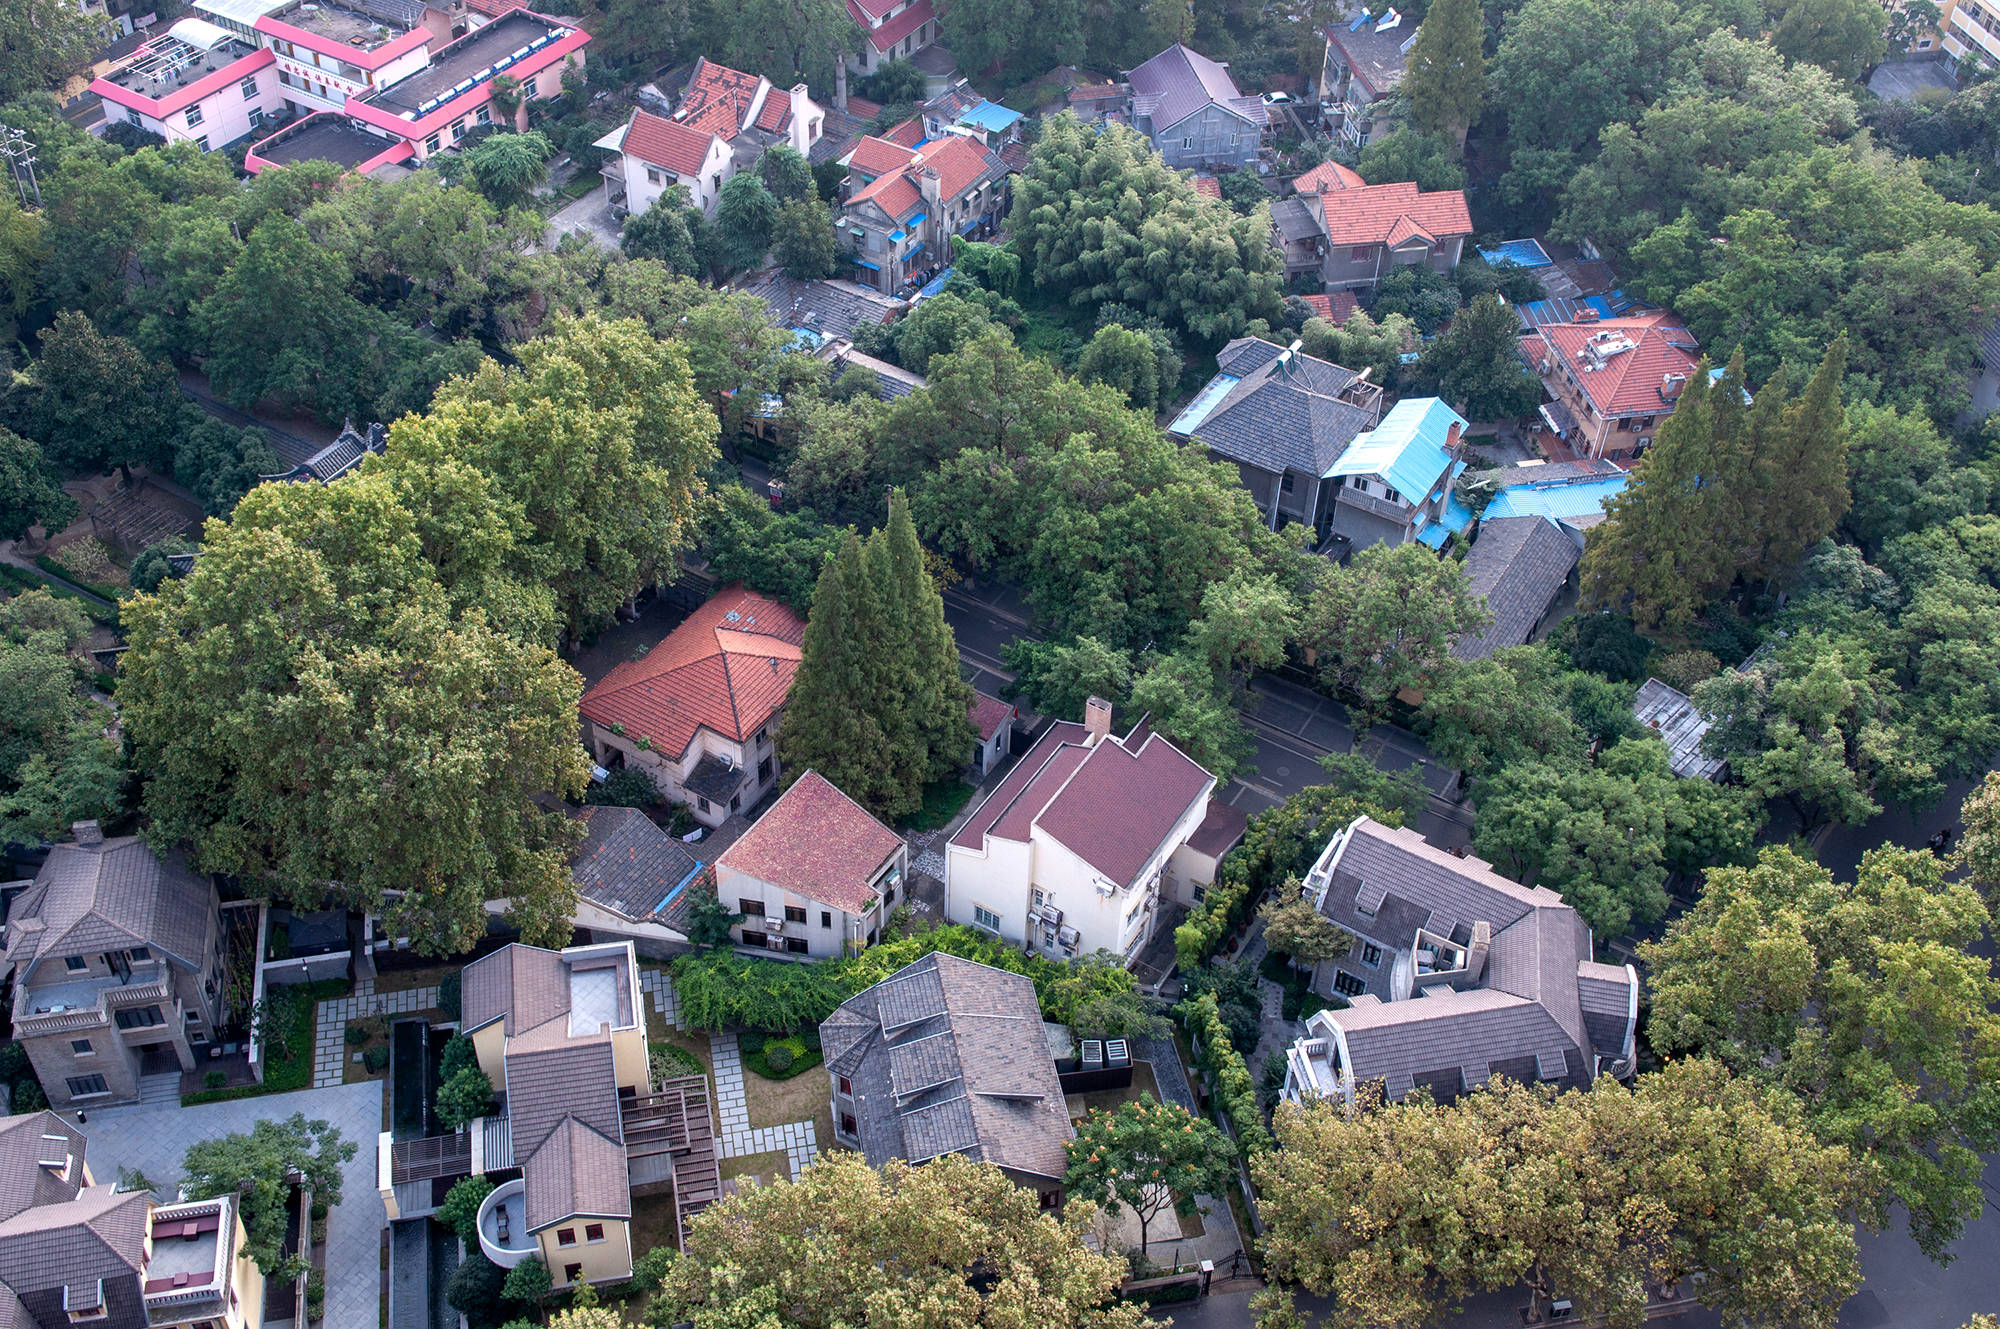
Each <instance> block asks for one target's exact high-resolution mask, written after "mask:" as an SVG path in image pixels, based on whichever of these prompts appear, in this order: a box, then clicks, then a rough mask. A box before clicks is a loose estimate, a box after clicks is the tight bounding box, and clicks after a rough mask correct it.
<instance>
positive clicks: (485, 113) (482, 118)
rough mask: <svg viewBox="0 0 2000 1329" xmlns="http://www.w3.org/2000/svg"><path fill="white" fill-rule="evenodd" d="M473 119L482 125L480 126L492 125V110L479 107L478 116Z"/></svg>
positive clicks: (488, 107)
mask: <svg viewBox="0 0 2000 1329" xmlns="http://www.w3.org/2000/svg"><path fill="white" fill-rule="evenodd" d="M475 118H476V119H477V120H478V121H479V123H480V124H482V125H490V124H492V123H493V108H492V107H490V106H482V107H480V108H479V114H478V115H477V116H476V117H475Z"/></svg>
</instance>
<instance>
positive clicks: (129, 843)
mask: <svg viewBox="0 0 2000 1329" xmlns="http://www.w3.org/2000/svg"><path fill="white" fill-rule="evenodd" d="M30 920H33V921H36V922H39V923H40V924H41V930H40V931H39V932H37V931H36V930H35V929H34V928H32V927H29V926H24V925H25V924H27V923H28V922H29V921H30ZM216 925H217V920H216V914H215V909H214V892H213V890H212V888H211V887H210V886H209V884H208V881H207V879H205V878H203V877H200V876H197V875H195V873H194V872H193V871H191V870H190V869H189V868H188V866H187V861H186V860H185V859H184V858H183V857H182V856H181V854H180V852H179V851H178V850H175V851H172V852H170V853H168V854H167V855H166V856H165V857H164V858H162V857H160V856H159V855H157V854H155V853H154V852H153V850H152V847H151V846H150V845H148V844H146V843H145V842H144V841H142V840H140V839H139V838H138V837H137V836H131V835H127V836H119V837H115V838H113V839H109V840H105V841H104V842H103V843H101V844H97V845H77V844H59V845H57V846H56V847H55V848H54V850H53V851H51V852H50V854H49V858H48V861H47V862H46V863H44V864H43V865H42V870H41V871H40V872H39V873H37V874H36V876H35V884H34V885H33V886H32V887H30V888H29V889H28V890H27V891H26V892H24V893H23V894H22V896H21V897H20V898H19V899H18V900H16V901H15V902H14V908H13V910H12V911H11V912H10V914H9V918H8V927H7V954H8V955H9V957H11V958H12V959H13V960H14V962H15V963H16V964H17V965H18V966H20V967H21V974H22V978H23V980H25V979H27V978H29V977H32V975H33V973H34V971H35V969H36V968H37V967H38V966H39V965H40V964H41V962H42V961H43V960H44V959H47V958H49V957H61V956H65V955H79V954H82V953H84V952H87V951H104V950H123V949H126V948H129V947H132V946H153V947H158V948H159V949H160V950H162V951H165V952H166V953H167V954H169V955H171V956H172V957H174V958H175V959H176V960H179V961H180V962H181V963H182V965H184V966H185V967H187V968H191V969H198V968H200V966H201V964H202V962H203V961H204V960H205V959H206V958H207V954H208V945H209V938H210V933H211V930H212V929H213V928H214V927H215V926H216Z"/></svg>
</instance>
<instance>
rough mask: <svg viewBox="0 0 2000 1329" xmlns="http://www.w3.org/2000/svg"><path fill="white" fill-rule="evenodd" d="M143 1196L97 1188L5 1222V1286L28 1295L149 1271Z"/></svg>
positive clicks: (1, 1273) (1, 1261)
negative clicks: (147, 1269) (81, 1282)
mask: <svg viewBox="0 0 2000 1329" xmlns="http://www.w3.org/2000/svg"><path fill="white" fill-rule="evenodd" d="M151 1207H152V1206H151V1199H150V1197H149V1196H148V1195H147V1194H146V1193H145V1192H144V1191H132V1192H128V1193H126V1194H123V1195H120V1194H117V1193H115V1192H114V1191H113V1189H112V1188H111V1187H110V1186H92V1187H91V1188H89V1189H88V1190H85V1191H81V1192H79V1193H78V1194H77V1196H76V1198H74V1199H71V1200H65V1201H63V1202H62V1203H59V1204H49V1205H39V1206H37V1207H35V1208H32V1209H24V1210H22V1211H21V1212H20V1213H18V1214H15V1215H14V1216H13V1217H12V1218H9V1219H7V1220H6V1221H4V1222H0V1283H4V1284H6V1285H7V1286H8V1287H9V1288H11V1289H13V1290H14V1292H15V1293H17V1294H19V1295H22V1296H26V1295H28V1294H29V1293H32V1292H39V1291H43V1290H44V1289H47V1288H53V1287H60V1286H63V1285H64V1284H74V1283H77V1282H79V1281H83V1282H95V1281H96V1280H98V1279H103V1280H105V1281H106V1282H110V1281H112V1280H114V1279H118V1278H121V1277H122V1278H130V1277H131V1276H132V1275H134V1274H136V1273H137V1272H139V1271H140V1270H141V1269H143V1268H144V1267H145V1251H146V1218H147V1214H148V1213H149V1212H150V1210H151Z"/></svg>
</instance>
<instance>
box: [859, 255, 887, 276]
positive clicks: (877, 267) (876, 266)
mask: <svg viewBox="0 0 2000 1329" xmlns="http://www.w3.org/2000/svg"><path fill="white" fill-rule="evenodd" d="M854 263H855V266H856V267H862V268H866V269H868V270H869V271H870V272H880V271H881V270H882V265H881V264H880V263H870V262H869V261H868V260H867V259H865V258H863V257H861V255H859V254H856V255H855V256H854Z"/></svg>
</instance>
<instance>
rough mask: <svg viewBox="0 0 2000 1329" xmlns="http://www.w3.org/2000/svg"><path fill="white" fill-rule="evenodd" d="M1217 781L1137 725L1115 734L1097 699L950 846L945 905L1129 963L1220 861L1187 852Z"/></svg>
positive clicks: (999, 926) (1025, 937)
mask: <svg viewBox="0 0 2000 1329" xmlns="http://www.w3.org/2000/svg"><path fill="white" fill-rule="evenodd" d="M1214 788H1215V777H1214V776H1212V775H1210V774H1209V773H1208V772H1207V771H1205V770H1203V769H1202V768H1201V767H1200V766H1198V765H1196V764H1195V763H1194V762H1193V761H1192V760H1191V759H1190V758H1189V757H1188V756H1187V755H1186V754H1185V753H1183V752H1182V751H1181V750H1180V749H1179V748H1176V747H1175V746H1174V745H1173V744H1172V743H1169V742H1168V741H1167V740H1166V739H1165V738H1163V737H1161V736H1160V735H1158V734H1156V733H1154V732H1153V731H1152V728H1151V726H1150V725H1149V724H1148V723H1147V722H1146V721H1145V720H1141V721H1140V722H1139V723H1138V724H1137V725H1135V726H1134V727H1133V729H1132V731H1131V732H1130V733H1128V734H1126V735H1125V736H1124V737H1123V738H1114V737H1112V734H1111V706H1110V704H1109V703H1108V702H1105V701H1102V700H1100V699H1098V698H1096V697H1093V698H1091V699H1090V701H1089V703H1088V705H1087V706H1086V707H1085V710H1084V723H1083V724H1080V725H1079V724H1070V723H1059V724H1056V725H1053V726H1051V727H1050V729H1049V731H1048V733H1046V734H1045V735H1043V737H1042V739H1041V741H1040V742H1038V743H1036V744H1035V746H1034V747H1033V748H1032V749H1031V750H1030V751H1029V752H1028V755H1027V756H1025V757H1023V758H1022V759H1021V761H1020V763H1019V764H1018V765H1016V766H1015V768H1014V769H1013V770H1012V771H1011V772H1009V773H1008V776H1007V778H1006V779H1005V780H1003V781H1001V782H1000V785H999V787H998V788H997V789H995V790H994V791H993V793H992V794H991V795H989V796H988V797H987V799H986V801H985V802H983V803H981V804H980V805H979V807H978V809H977V810H976V811H975V812H974V813H973V814H972V816H971V817H970V818H969V819H968V820H967V821H966V823H965V824H964V825H963V826H962V827H960V828H959V831H958V833H957V834H955V835H953V836H952V838H951V842H950V844H949V845H948V846H947V847H946V850H945V912H946V915H947V917H949V918H950V920H951V921H952V922H954V923H966V924H970V925H972V926H973V927H977V928H981V929H984V930H985V931H987V932H991V933H994V934H995V935H997V936H999V937H1001V938H1003V939H1004V940H1006V941H1009V942H1012V943H1014V944H1016V945H1023V944H1025V945H1028V946H1031V947H1033V948H1035V949H1037V950H1040V951H1042V952H1043V953H1045V954H1048V955H1051V956H1056V957H1063V956H1075V955H1082V954H1087V953H1089V952H1091V951H1098V950H1105V951H1111V952H1113V953H1115V954H1117V955H1120V956H1123V957H1124V958H1125V959H1126V960H1127V961H1128V962H1129V961H1130V960H1131V959H1132V958H1133V957H1134V956H1135V955H1137V954H1138V952H1139V949H1140V948H1141V947H1142V946H1144V945H1145V944H1146V942H1147V940H1148V939H1149V938H1151V937H1152V935H1153V930H1154V926H1155V924H1156V922H1157V920H1158V915H1159V908H1158V906H1159V900H1160V895H1161V891H1162V887H1163V885H1164V886H1165V888H1166V890H1167V893H1168V894H1169V896H1170V897H1171V898H1183V897H1184V896H1186V895H1188V894H1190V893H1191V889H1192V884H1205V883H1192V884H1191V881H1190V879H1191V878H1192V877H1194V876H1195V875H1198V874H1199V873H1200V872H1201V871H1202V870H1203V869H1202V863H1204V862H1205V863H1206V864H1207V865H1208V870H1209V871H1210V872H1211V873H1212V871H1213V860H1212V859H1200V860H1198V859H1197V858H1196V857H1194V856H1190V855H1186V854H1183V853H1182V850H1183V848H1184V847H1185V846H1186V845H1187V842H1188V840H1189V839H1190V838H1191V837H1192V836H1193V835H1194V834H1195V832H1196V831H1197V830H1199V829H1200V827H1201V825H1202V822H1203V820H1204V818H1205V816H1206V814H1207V809H1208V796H1209V794H1210V793H1211V792H1212V791H1213V790H1214Z"/></svg>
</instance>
